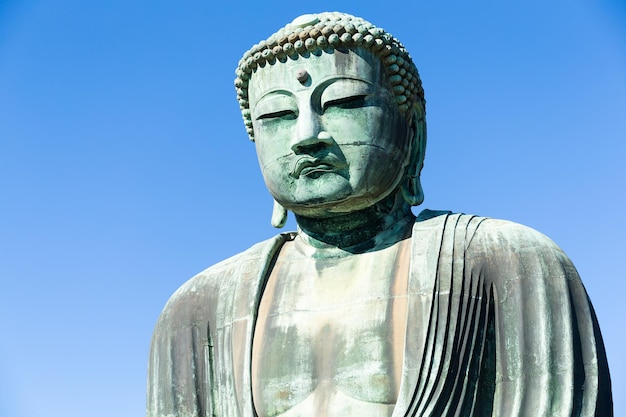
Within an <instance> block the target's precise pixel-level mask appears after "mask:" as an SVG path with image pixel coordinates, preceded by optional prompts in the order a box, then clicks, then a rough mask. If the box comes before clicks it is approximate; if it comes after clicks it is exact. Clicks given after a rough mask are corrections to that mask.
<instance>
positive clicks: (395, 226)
mask: <svg viewBox="0 0 626 417" xmlns="http://www.w3.org/2000/svg"><path fill="white" fill-rule="evenodd" d="M296 221H297V222H298V226H299V228H300V231H301V232H302V235H303V239H304V240H305V241H306V242H307V243H308V244H310V245H311V246H314V247H318V248H328V247H337V248H340V249H343V250H346V251H349V252H352V253H361V252H367V251H371V250H377V249H382V248H384V247H387V246H390V245H393V244H394V243H396V242H398V241H400V240H402V239H405V238H406V237H408V236H409V235H410V232H411V227H408V225H412V224H413V222H414V221H415V216H414V215H413V213H412V212H411V206H409V204H408V203H407V202H406V201H405V200H404V199H403V198H402V195H401V193H399V192H395V193H392V194H391V195H390V196H388V197H386V198H384V199H383V200H381V201H380V202H378V203H376V204H374V205H373V206H371V207H368V208H366V209H364V210H360V211H355V212H352V213H347V214H343V215H338V216H333V217H327V218H311V217H303V216H299V215H296Z"/></svg>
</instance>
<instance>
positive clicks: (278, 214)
mask: <svg viewBox="0 0 626 417" xmlns="http://www.w3.org/2000/svg"><path fill="white" fill-rule="evenodd" d="M286 222H287V209H286V208H284V207H283V206H281V205H280V203H279V202H278V201H276V200H274V208H273V210H272V226H274V227H275V228H277V229H280V228H282V227H283V226H284V225H285V223H286Z"/></svg>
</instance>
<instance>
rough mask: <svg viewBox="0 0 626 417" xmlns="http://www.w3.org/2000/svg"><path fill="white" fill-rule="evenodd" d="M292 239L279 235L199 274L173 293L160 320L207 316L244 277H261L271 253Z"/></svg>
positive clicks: (287, 235) (171, 321) (186, 319)
mask: <svg viewBox="0 0 626 417" xmlns="http://www.w3.org/2000/svg"><path fill="white" fill-rule="evenodd" d="M289 238H290V234H281V235H277V236H275V237H273V238H271V239H268V240H265V241H263V242H260V243H257V244H255V245H253V246H252V247H250V248H249V249H247V250H245V251H243V252H241V253H238V254H236V255H234V256H231V257H230V258H227V259H225V260H223V261H221V262H219V263H217V264H215V265H212V266H210V267H209V268H207V269H205V270H203V271H202V272H200V273H198V274H196V275H195V276H193V277H192V278H191V279H189V280H188V281H186V282H185V283H184V284H183V285H181V286H180V288H178V289H177V290H176V291H175V292H174V293H173V294H172V296H171V297H170V298H169V300H168V301H167V303H166V305H165V307H164V308H163V311H162V313H161V317H160V319H159V321H160V322H170V323H180V322H181V320H182V321H185V322H190V321H194V320H193V317H195V316H204V315H205V313H206V312H205V311H204V310H206V309H211V308H213V306H215V305H217V301H218V299H219V298H220V297H224V296H229V294H230V293H232V292H233V291H234V289H235V288H237V286H238V285H237V281H239V280H241V279H242V277H244V276H246V277H253V278H256V277H258V276H260V275H261V272H262V269H263V268H264V265H265V264H266V263H267V261H268V258H269V257H271V256H272V255H271V254H272V253H273V252H274V251H275V250H276V249H277V248H279V247H280V246H281V245H282V242H284V241H285V240H286V239H289Z"/></svg>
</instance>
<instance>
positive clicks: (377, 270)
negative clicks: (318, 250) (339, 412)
mask: <svg viewBox="0 0 626 417" xmlns="http://www.w3.org/2000/svg"><path fill="white" fill-rule="evenodd" d="M381 252H382V253H373V254H372V253H368V254H364V255H365V256H356V255H354V256H348V257H344V258H339V259H336V258H330V259H328V258H324V259H315V258H310V257H309V258H306V259H302V258H301V257H299V256H297V254H294V253H291V251H290V250H286V251H285V252H284V253H283V256H282V258H281V257H279V259H278V260H277V262H276V264H275V266H274V268H273V270H272V272H271V274H270V277H269V280H268V283H267V286H266V288H265V291H264V293H263V297H262V299H261V304H260V308H259V316H258V319H257V324H256V328H255V335H254V343H253V356H252V358H253V363H252V383H253V395H254V401H255V406H256V407H257V409H259V410H258V411H259V415H282V414H284V415H290V414H285V412H286V411H287V410H292V411H293V410H294V409H297V407H298V405H304V404H308V405H307V408H308V409H313V410H314V412H320V411H321V410H315V407H325V408H326V409H328V408H332V404H333V403H334V401H335V402H336V401H338V399H339V398H343V399H342V400H341V403H342V404H346V403H348V402H350V401H352V402H354V403H355V404H357V403H358V404H360V406H359V407H362V406H363V405H364V404H365V405H367V404H369V405H370V407H372V408H371V409H368V408H366V409H365V410H369V411H368V412H371V411H373V409H374V408H376V407H378V408H380V407H381V406H382V407H383V408H384V410H388V409H389V407H390V406H391V407H392V406H393V404H395V401H396V399H397V395H398V388H399V382H400V375H401V371H402V360H403V348H404V334H405V324H406V284H407V277H408V262H407V261H405V259H404V256H403V247H402V245H401V244H399V246H398V247H396V248H393V247H392V248H389V250H386V251H381ZM309 403H311V404H318V405H311V404H309ZM322 404H325V405H322ZM359 409H361V408H359ZM305 414H306V413H303V414H294V415H305ZM372 415H378V413H373V414H372ZM380 415H388V413H387V411H383V412H382V414H380Z"/></svg>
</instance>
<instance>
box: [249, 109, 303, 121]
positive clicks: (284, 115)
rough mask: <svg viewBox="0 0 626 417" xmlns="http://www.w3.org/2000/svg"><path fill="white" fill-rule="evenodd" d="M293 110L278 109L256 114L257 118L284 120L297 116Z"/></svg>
mask: <svg viewBox="0 0 626 417" xmlns="http://www.w3.org/2000/svg"><path fill="white" fill-rule="evenodd" d="M297 116H298V115H297V114H296V112H295V111H293V110H280V111H275V112H270V113H264V114H260V115H258V116H257V120H264V119H265V120H267V119H284V120H293V119H295V118H296V117H297Z"/></svg>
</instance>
